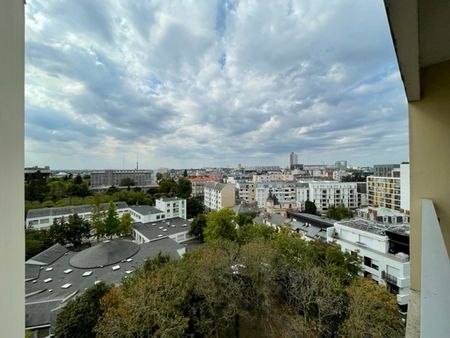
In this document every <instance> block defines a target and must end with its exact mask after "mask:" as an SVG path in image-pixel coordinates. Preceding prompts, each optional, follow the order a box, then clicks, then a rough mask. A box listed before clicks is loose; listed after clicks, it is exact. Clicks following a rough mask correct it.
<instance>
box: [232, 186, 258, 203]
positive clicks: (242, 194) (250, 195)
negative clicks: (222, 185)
mask: <svg viewBox="0 0 450 338" xmlns="http://www.w3.org/2000/svg"><path fill="white" fill-rule="evenodd" d="M236 188H237V189H238V197H239V200H240V201H241V202H245V203H253V202H255V183H253V182H248V181H247V182H240V183H236Z"/></svg>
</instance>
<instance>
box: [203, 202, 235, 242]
mask: <svg viewBox="0 0 450 338" xmlns="http://www.w3.org/2000/svg"><path fill="white" fill-rule="evenodd" d="M203 235H204V238H205V240H206V241H214V240H222V239H227V240H230V241H232V240H235V239H236V220H235V214H234V212H233V211H232V210H230V209H221V210H213V211H211V212H210V213H209V214H208V216H207V220H206V228H205V230H204V232H203Z"/></svg>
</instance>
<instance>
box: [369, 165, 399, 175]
mask: <svg viewBox="0 0 450 338" xmlns="http://www.w3.org/2000/svg"><path fill="white" fill-rule="evenodd" d="M399 168H400V164H375V165H374V166H373V176H381V177H392V171H393V170H394V169H399Z"/></svg>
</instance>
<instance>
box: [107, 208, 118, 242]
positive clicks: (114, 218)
mask: <svg viewBox="0 0 450 338" xmlns="http://www.w3.org/2000/svg"><path fill="white" fill-rule="evenodd" d="M104 224H105V235H106V236H109V237H110V238H112V236H113V235H117V234H119V226H120V219H119V215H118V214H117V210H116V205H115V204H114V203H113V202H112V201H111V202H109V207H108V210H107V212H106V216H105V220H104Z"/></svg>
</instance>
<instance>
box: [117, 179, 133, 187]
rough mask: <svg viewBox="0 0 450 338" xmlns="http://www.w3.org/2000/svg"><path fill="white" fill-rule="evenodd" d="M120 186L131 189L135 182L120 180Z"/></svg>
mask: <svg viewBox="0 0 450 338" xmlns="http://www.w3.org/2000/svg"><path fill="white" fill-rule="evenodd" d="M120 185H121V186H123V187H131V186H134V185H136V182H135V181H134V180H133V179H132V178H129V177H125V178H123V179H122V180H120Z"/></svg>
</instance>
